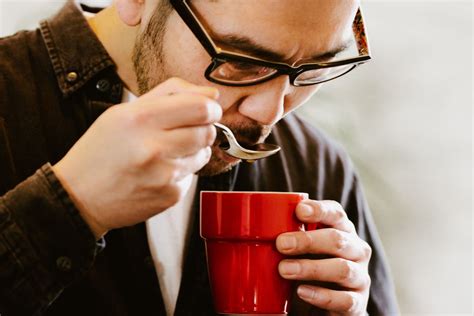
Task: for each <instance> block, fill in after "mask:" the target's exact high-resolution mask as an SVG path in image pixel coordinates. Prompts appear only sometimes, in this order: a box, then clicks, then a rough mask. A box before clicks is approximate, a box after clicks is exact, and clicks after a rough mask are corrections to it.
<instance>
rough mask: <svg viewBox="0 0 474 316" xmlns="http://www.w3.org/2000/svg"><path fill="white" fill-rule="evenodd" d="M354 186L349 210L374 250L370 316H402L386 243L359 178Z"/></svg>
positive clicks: (350, 215) (371, 262)
mask: <svg viewBox="0 0 474 316" xmlns="http://www.w3.org/2000/svg"><path fill="white" fill-rule="evenodd" d="M352 183H353V185H352V187H351V190H350V194H349V196H348V201H347V202H348V203H347V206H346V210H348V216H349V218H350V219H351V220H352V222H353V223H354V224H355V226H356V229H357V233H358V234H359V236H360V237H361V238H362V239H364V240H365V241H366V242H367V243H369V245H370V247H371V248H372V256H371V258H370V262H369V275H370V278H371V285H370V297H369V302H368V305H367V312H368V314H369V315H399V314H400V311H399V308H398V303H397V298H396V294H395V286H394V284H393V281H392V280H393V279H392V277H391V273H390V269H389V265H388V262H387V259H386V256H385V251H384V248H383V245H382V241H381V240H380V237H379V235H378V232H377V228H376V226H375V223H374V221H373V218H372V214H371V212H370V209H369V206H368V204H367V200H366V198H365V195H364V193H363V191H362V186H361V185H360V182H359V180H358V177H357V176H356V175H355V174H354V175H353V181H352Z"/></svg>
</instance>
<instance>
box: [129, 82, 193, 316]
mask: <svg viewBox="0 0 474 316" xmlns="http://www.w3.org/2000/svg"><path fill="white" fill-rule="evenodd" d="M135 99H136V96H135V95H133V94H132V93H131V92H130V91H129V90H127V89H124V91H123V97H122V102H124V103H125V102H130V101H133V100H135ZM197 178H198V177H197V176H196V175H193V174H190V175H189V176H187V177H186V178H184V179H183V180H181V181H180V182H179V186H180V187H181V188H182V192H183V195H182V198H181V199H180V200H179V202H178V203H177V204H175V205H173V206H172V207H170V208H168V209H167V210H165V211H163V212H161V213H159V214H158V215H155V216H153V217H152V218H150V219H148V220H147V221H146V231H147V237H148V245H149V247H150V252H151V255H152V257H153V263H154V265H155V270H156V275H157V276H158V281H159V283H160V289H161V294H162V296H163V302H164V304H165V308H166V314H167V315H168V316H172V315H173V314H174V310H175V308H176V300H177V298H178V293H179V286H180V284H181V275H182V272H183V264H184V262H183V260H184V246H185V242H186V235H187V232H188V230H189V227H190V223H189V221H190V215H191V208H192V204H193V200H194V194H195V193H196V187H197Z"/></svg>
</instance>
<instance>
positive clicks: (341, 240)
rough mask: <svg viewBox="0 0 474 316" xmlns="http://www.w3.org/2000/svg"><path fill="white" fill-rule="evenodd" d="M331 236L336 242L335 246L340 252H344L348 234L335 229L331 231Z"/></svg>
mask: <svg viewBox="0 0 474 316" xmlns="http://www.w3.org/2000/svg"><path fill="white" fill-rule="evenodd" d="M330 237H331V240H332V241H333V243H334V248H335V249H336V251H337V252H338V253H340V252H343V251H344V250H345V249H346V248H347V245H348V240H347V236H346V235H345V234H344V233H343V232H341V231H339V230H337V229H334V230H332V231H331V236H330Z"/></svg>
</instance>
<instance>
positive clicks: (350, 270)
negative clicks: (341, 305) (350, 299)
mask: <svg viewBox="0 0 474 316" xmlns="http://www.w3.org/2000/svg"><path fill="white" fill-rule="evenodd" d="M339 265H340V273H339V281H341V282H343V283H351V282H353V280H354V279H355V276H356V268H355V266H354V264H353V263H352V262H350V261H348V260H344V259H340V262H339Z"/></svg>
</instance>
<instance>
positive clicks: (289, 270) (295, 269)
mask: <svg viewBox="0 0 474 316" xmlns="http://www.w3.org/2000/svg"><path fill="white" fill-rule="evenodd" d="M300 271H301V266H300V264H299V263H297V262H282V263H281V264H280V273H281V274H284V275H288V276H290V275H297V274H299V273H300Z"/></svg>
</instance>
